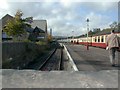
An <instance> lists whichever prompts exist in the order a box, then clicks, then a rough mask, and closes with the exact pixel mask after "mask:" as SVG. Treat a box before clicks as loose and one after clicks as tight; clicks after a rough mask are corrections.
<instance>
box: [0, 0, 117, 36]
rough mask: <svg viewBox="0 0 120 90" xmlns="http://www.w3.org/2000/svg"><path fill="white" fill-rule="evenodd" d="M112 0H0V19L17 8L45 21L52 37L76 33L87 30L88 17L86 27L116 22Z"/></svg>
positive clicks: (106, 25) (25, 13) (91, 27)
mask: <svg viewBox="0 0 120 90" xmlns="http://www.w3.org/2000/svg"><path fill="white" fill-rule="evenodd" d="M73 1H74V2H73ZM113 1H114V2H113ZM113 1H112V0H101V1H95V0H92V1H90V0H89V1H82V0H81V1H80V0H72V1H71V0H57V1H56V0H44V2H43V1H40V0H39V1H38V0H34V1H32V0H24V1H23V0H21V1H16V0H0V18H2V17H3V16H4V15H6V14H10V15H12V16H14V15H15V13H16V11H17V10H18V9H19V10H21V11H22V12H23V18H24V17H29V16H32V17H33V19H34V20H47V25H48V31H49V30H50V28H52V33H53V35H54V36H73V35H74V36H79V35H82V34H85V33H86V32H87V22H86V19H87V18H88V19H89V20H90V21H89V30H93V29H94V28H101V29H104V28H109V25H110V24H111V23H112V22H114V21H118V2H117V0H116V1H115V0H113Z"/></svg>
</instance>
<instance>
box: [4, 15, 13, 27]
mask: <svg viewBox="0 0 120 90" xmlns="http://www.w3.org/2000/svg"><path fill="white" fill-rule="evenodd" d="M11 19H13V17H12V16H11V15H9V14H6V15H5V16H4V17H2V28H3V27H4V26H5V25H6V23H7V21H8V20H11Z"/></svg>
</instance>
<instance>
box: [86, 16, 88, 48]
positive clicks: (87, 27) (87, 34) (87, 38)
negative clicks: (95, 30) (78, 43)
mask: <svg viewBox="0 0 120 90" xmlns="http://www.w3.org/2000/svg"><path fill="white" fill-rule="evenodd" d="M86 21H87V50H89V41H88V35H89V19H88V18H87V20H86Z"/></svg>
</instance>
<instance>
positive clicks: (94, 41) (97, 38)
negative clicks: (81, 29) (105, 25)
mask: <svg viewBox="0 0 120 90" xmlns="http://www.w3.org/2000/svg"><path fill="white" fill-rule="evenodd" d="M115 34H117V35H118V36H119V37H120V32H116V33H115ZM108 35H110V33H98V34H96V35H93V36H91V37H88V38H87V37H81V38H76V39H74V40H73V39H72V43H74V44H81V45H87V44H89V46H94V47H100V48H106V44H105V42H106V39H107V36H108Z"/></svg>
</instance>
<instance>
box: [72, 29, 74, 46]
mask: <svg viewBox="0 0 120 90" xmlns="http://www.w3.org/2000/svg"><path fill="white" fill-rule="evenodd" d="M72 34H73V36H72V40H73V44H74V31H72Z"/></svg>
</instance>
